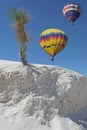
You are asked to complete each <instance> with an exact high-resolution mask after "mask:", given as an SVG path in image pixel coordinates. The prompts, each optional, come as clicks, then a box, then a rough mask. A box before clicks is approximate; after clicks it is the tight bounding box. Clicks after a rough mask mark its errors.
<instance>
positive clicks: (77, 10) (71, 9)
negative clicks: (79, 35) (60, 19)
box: [63, 3, 82, 24]
mask: <svg viewBox="0 0 87 130" xmlns="http://www.w3.org/2000/svg"><path fill="white" fill-rule="evenodd" d="M81 12H82V9H81V6H80V5H78V4H76V3H69V4H67V5H66V6H64V8H63V14H64V16H66V17H67V19H68V20H69V21H70V22H71V23H72V24H73V23H74V22H75V21H76V20H77V19H78V18H79V17H80V15H81Z"/></svg>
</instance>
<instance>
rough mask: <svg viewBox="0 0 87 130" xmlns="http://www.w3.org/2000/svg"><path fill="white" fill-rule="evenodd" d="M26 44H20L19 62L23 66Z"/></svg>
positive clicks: (25, 61)
mask: <svg viewBox="0 0 87 130" xmlns="http://www.w3.org/2000/svg"><path fill="white" fill-rule="evenodd" d="M26 48H27V47H26V44H24V43H21V44H20V56H21V62H22V63H23V65H27V60H26Z"/></svg>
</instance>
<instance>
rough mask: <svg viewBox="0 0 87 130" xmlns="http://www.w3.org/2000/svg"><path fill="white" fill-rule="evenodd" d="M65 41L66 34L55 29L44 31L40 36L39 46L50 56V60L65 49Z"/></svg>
mask: <svg viewBox="0 0 87 130" xmlns="http://www.w3.org/2000/svg"><path fill="white" fill-rule="evenodd" d="M67 40H68V38H67V36H66V34H65V33H64V32H63V31H62V30H60V29H56V28H51V29H46V30H44V31H43V32H42V33H41V34H40V45H41V47H42V48H43V49H44V50H45V51H46V52H47V53H48V54H49V55H50V56H51V60H53V59H54V56H55V55H56V54H58V53H59V52H60V51H62V50H63V49H64V48H65V46H66V44H67Z"/></svg>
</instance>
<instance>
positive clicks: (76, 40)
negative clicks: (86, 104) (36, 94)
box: [0, 0, 87, 77]
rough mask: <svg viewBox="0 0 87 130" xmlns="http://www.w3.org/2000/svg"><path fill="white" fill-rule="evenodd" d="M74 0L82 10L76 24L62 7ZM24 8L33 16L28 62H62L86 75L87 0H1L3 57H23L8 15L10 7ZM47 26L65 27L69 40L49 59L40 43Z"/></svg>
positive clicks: (63, 28)
mask: <svg viewBox="0 0 87 130" xmlns="http://www.w3.org/2000/svg"><path fill="white" fill-rule="evenodd" d="M71 2H75V3H78V4H79V5H80V6H81V7H82V14H81V16H80V18H79V19H78V20H77V21H76V22H75V24H74V25H71V23H70V22H69V21H68V20H67V19H66V18H65V17H64V15H63V14H62V9H63V7H64V6H65V5H66V4H67V3H71ZM12 6H14V7H15V8H16V9H19V8H24V9H25V10H26V11H27V13H29V14H30V15H31V16H32V17H33V19H32V21H31V22H30V23H29V24H27V26H26V28H27V31H28V32H29V33H30V35H31V36H32V41H31V42H30V43H29V44H28V48H27V60H28V63H35V64H47V65H56V66H62V67H65V68H67V69H71V70H74V71H76V72H79V73H81V74H83V75H85V76H86V77H87V0H74V1H72V0H0V10H1V11H0V22H1V24H0V25H1V26H0V34H1V37H0V59H3V60H11V61H20V56H19V50H20V46H19V45H20V44H19V42H18V40H17V38H16V33H15V29H14V28H13V26H12V25H13V24H14V22H13V21H12V20H11V19H9V17H8V13H9V11H10V9H11V7H12ZM48 28H58V29H61V30H63V31H64V32H65V33H66V35H67V37H68V43H67V46H66V47H65V49H64V50H63V51H61V52H60V53H59V54H58V55H56V56H55V59H54V61H50V56H49V55H48V54H47V53H46V52H44V50H43V49H42V48H41V46H40V42H39V36H40V33H41V32H42V31H43V30H45V29H48Z"/></svg>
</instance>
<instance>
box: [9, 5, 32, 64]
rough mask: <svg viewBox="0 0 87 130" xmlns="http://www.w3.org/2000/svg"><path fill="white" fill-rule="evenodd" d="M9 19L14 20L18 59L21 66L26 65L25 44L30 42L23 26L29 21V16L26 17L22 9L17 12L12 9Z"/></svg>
mask: <svg viewBox="0 0 87 130" xmlns="http://www.w3.org/2000/svg"><path fill="white" fill-rule="evenodd" d="M9 17H10V18H11V19H12V20H14V22H15V28H16V34H17V39H18V40H19V42H20V57H21V62H22V63H23V65H27V60H26V49H27V43H28V42H29V41H30V38H29V37H28V36H27V33H26V30H25V25H26V24H27V23H28V22H30V21H31V16H30V15H28V14H27V13H26V12H25V11H24V9H19V10H18V11H17V10H16V9H15V8H14V7H12V9H11V11H10V13H9Z"/></svg>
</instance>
